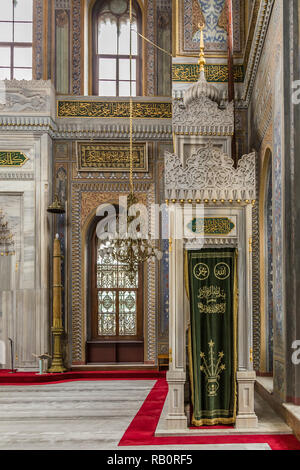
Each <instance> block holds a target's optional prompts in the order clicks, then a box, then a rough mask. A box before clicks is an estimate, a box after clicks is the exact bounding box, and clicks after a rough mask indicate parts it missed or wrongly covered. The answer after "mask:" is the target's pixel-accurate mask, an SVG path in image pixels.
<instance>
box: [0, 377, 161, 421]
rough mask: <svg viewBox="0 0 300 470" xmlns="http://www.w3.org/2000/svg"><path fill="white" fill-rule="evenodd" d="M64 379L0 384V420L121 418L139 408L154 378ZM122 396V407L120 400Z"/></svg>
mask: <svg viewBox="0 0 300 470" xmlns="http://www.w3.org/2000/svg"><path fill="white" fill-rule="evenodd" d="M120 382H122V383H118V382H117V381H102V382H100V381H93V382H68V383H62V384H51V385H46V386H44V385H42V386H23V387H1V388H0V421H1V422H3V421H5V420H14V421H16V420H20V419H25V420H31V419H32V420H34V419H38V420H40V419H43V418H47V419H50V420H52V419H57V418H63V419H67V420H70V419H83V418H85V417H87V418H89V419H98V418H103V419H104V420H107V419H108V418H111V416H112V415H114V414H115V413H117V415H118V416H119V417H120V418H122V417H126V416H128V414H132V413H134V412H135V411H136V409H139V407H140V406H141V405H142V403H143V400H141V396H145V395H147V394H148V393H149V389H151V388H152V386H153V384H154V383H155V381H139V382H137V383H136V382H125V381H120ZM120 390H121V396H123V397H124V401H125V402H126V406H124V403H122V400H120Z"/></svg>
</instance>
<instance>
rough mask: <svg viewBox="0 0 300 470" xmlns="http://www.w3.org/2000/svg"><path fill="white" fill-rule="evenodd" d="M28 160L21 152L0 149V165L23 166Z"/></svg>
mask: <svg viewBox="0 0 300 470" xmlns="http://www.w3.org/2000/svg"><path fill="white" fill-rule="evenodd" d="M28 160H29V159H28V157H26V155H25V154H24V153H23V152H19V151H7V150H2V151H1V150H0V167H2V166H23V165H24V164H25V163H26V162H27V161H28Z"/></svg>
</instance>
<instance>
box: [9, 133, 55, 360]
mask: <svg viewBox="0 0 300 470" xmlns="http://www.w3.org/2000/svg"><path fill="white" fill-rule="evenodd" d="M0 148H1V150H20V151H22V152H24V154H25V155H26V156H27V157H28V161H27V162H26V163H25V164H24V165H23V166H22V167H21V168H13V167H10V168H7V167H0V208H1V209H2V210H3V211H4V214H5V215H6V219H7V221H8V225H9V227H10V230H11V232H12V233H13V237H14V241H15V251H16V254H15V256H9V257H7V256H2V257H0V329H1V333H0V335H1V337H0V340H2V341H4V343H5V345H6V363H5V364H2V367H4V368H5V367H6V368H8V367H10V353H9V342H8V338H9V337H10V338H12V340H13V341H14V356H15V366H16V367H18V369H27V368H29V369H32V368H35V367H37V360H36V358H35V357H34V354H41V353H43V352H46V351H49V328H48V325H49V308H48V303H49V291H48V275H49V274H48V273H49V247H48V235H49V231H48V224H49V220H48V216H47V212H46V209H47V206H48V201H49V188H50V184H49V176H50V168H51V166H50V161H51V160H50V155H51V141H50V138H49V136H47V135H46V134H44V135H42V134H41V133H40V134H39V135H34V134H33V133H28V134H26V135H21V136H20V135H17V134H16V133H3V132H0ZM0 367H1V365H0Z"/></svg>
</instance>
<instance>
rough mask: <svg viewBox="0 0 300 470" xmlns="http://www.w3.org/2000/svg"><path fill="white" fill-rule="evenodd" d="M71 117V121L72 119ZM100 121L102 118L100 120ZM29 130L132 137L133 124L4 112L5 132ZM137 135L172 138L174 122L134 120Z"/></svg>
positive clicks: (59, 135)
mask: <svg viewBox="0 0 300 470" xmlns="http://www.w3.org/2000/svg"><path fill="white" fill-rule="evenodd" d="M70 121H71V122H70ZM99 121H100V122H99ZM7 131H9V132H11V131H14V132H15V131H22V132H23V131H29V132H34V133H37V134H41V133H48V134H49V135H50V137H52V138H54V139H123V140H124V139H127V138H128V139H129V136H130V126H129V123H128V124H124V123H121V121H120V120H119V121H113V120H109V121H107V120H105V119H104V120H102V121H101V120H97V122H95V121H94V122H93V120H92V121H84V122H82V121H78V122H73V121H72V120H67V119H66V120H64V121H63V122H61V121H60V122H59V123H58V124H56V123H55V122H54V121H53V120H52V119H51V118H49V117H40V116H39V117H37V116H0V135H1V132H7ZM133 137H134V139H138V140H139V139H140V140H142V139H149V140H171V139H172V122H171V120H170V121H169V122H168V123H165V122H164V123H162V122H155V121H152V122H151V123H149V122H140V121H139V124H135V123H134V124H133Z"/></svg>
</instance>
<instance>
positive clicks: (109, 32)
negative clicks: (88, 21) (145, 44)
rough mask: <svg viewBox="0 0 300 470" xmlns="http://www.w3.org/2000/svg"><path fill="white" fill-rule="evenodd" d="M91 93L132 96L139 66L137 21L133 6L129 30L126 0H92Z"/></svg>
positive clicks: (127, 2)
mask: <svg viewBox="0 0 300 470" xmlns="http://www.w3.org/2000/svg"><path fill="white" fill-rule="evenodd" d="M94 22H95V27H94V34H95V38H94V47H95V60H94V69H95V70H94V94H97V95H99V96H130V88H131V95H132V96H136V95H137V92H138V89H137V88H138V87H137V75H138V68H139V57H138V56H139V48H140V47H139V42H140V41H139V39H138V34H137V31H138V28H139V21H138V17H137V9H136V8H133V22H132V33H131V41H132V42H131V53H132V61H131V71H130V21H129V1H128V0H110V1H107V2H100V3H99V5H98V4H96V6H95V9H94Z"/></svg>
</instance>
